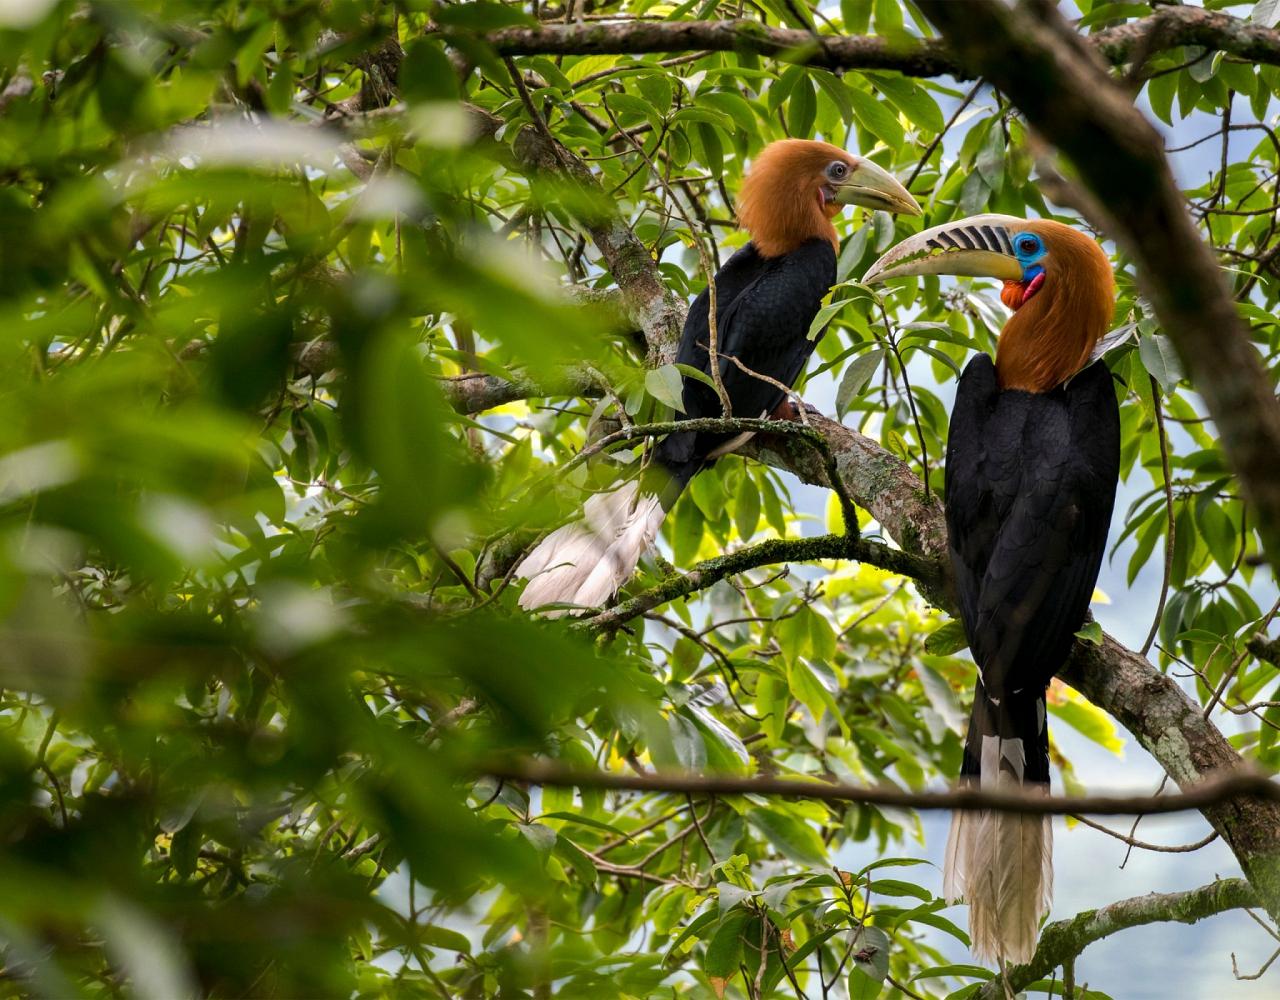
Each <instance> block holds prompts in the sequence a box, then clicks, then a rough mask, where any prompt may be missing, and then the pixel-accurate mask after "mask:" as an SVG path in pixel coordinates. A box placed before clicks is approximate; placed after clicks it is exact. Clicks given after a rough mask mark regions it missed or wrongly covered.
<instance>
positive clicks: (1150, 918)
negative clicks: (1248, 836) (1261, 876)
mask: <svg viewBox="0 0 1280 1000" xmlns="http://www.w3.org/2000/svg"><path fill="white" fill-rule="evenodd" d="M1257 905H1258V895H1257V893H1256V892H1255V891H1254V889H1253V887H1252V886H1251V885H1249V883H1248V882H1246V881H1245V880H1244V879H1242V878H1229V879H1223V880H1221V881H1218V882H1212V883H1210V884H1209V885H1204V886H1201V887H1200V888H1198V889H1189V890H1188V891H1186V892H1166V893H1158V892H1153V893H1149V894H1148V895H1146V896H1137V897H1135V898H1133V899H1122V900H1120V901H1119V902H1116V903H1111V904H1110V905H1108V906H1104V907H1102V908H1100V909H1097V910H1085V911H1084V912H1083V913H1078V914H1076V915H1075V916H1074V917H1071V918H1069V919H1067V920H1056V921H1054V922H1053V923H1051V924H1048V925H1046V926H1045V928H1044V930H1042V931H1041V932H1040V943H1039V945H1038V946H1037V947H1036V953H1035V954H1034V955H1033V956H1032V957H1031V961H1030V962H1028V963H1027V964H1026V965H1015V966H1013V967H1012V968H1010V969H1008V970H1006V972H1005V973H1004V975H1000V976H996V977H995V978H994V979H992V980H990V981H989V982H987V983H985V984H984V985H983V987H982V989H981V990H979V991H978V993H977V997H976V1000H1004V998H1005V997H1006V996H1008V995H1010V994H1011V993H1018V992H1019V991H1021V990H1024V989H1026V988H1027V987H1028V986H1030V985H1031V984H1032V983H1034V982H1037V981H1038V980H1041V979H1044V978H1045V977H1046V976H1048V975H1049V974H1050V973H1051V972H1052V971H1053V970H1054V969H1056V968H1058V967H1059V966H1061V965H1063V964H1064V963H1070V962H1071V961H1072V960H1073V959H1075V957H1076V956H1077V955H1079V954H1080V953H1081V952H1083V951H1084V950H1085V948H1087V947H1088V946H1089V945H1091V944H1093V943H1094V942H1095V941H1101V940H1102V939H1103V938H1105V937H1108V936H1110V935H1112V934H1114V933H1116V932H1117V931H1122V930H1125V929H1127V928H1129V927H1141V926H1142V925H1143V924H1155V923H1166V922H1169V921H1177V922H1178V923H1183V924H1194V923H1195V922H1196V921H1197V920H1203V919H1204V918H1205V917H1211V916H1213V915H1214V914H1216V913H1223V912H1225V911H1227V910H1238V909H1241V908H1243V907H1246V906H1257Z"/></svg>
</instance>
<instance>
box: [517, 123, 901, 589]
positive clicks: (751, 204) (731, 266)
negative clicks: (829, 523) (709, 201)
mask: <svg viewBox="0 0 1280 1000" xmlns="http://www.w3.org/2000/svg"><path fill="white" fill-rule="evenodd" d="M845 205H862V206H865V207H868V208H876V209H883V210H885V211H888V212H900V213H909V214H912V215H919V214H920V206H919V205H917V204H916V202H915V199H914V198H912V197H911V195H910V194H908V193H907V190H906V188H904V187H903V186H902V185H901V184H899V183H898V181H896V180H895V179H894V178H893V177H892V176H891V175H890V174H889V173H888V172H887V171H885V170H883V169H882V168H880V167H879V166H877V165H876V164H874V163H872V162H871V161H870V160H866V159H862V158H861V157H857V156H853V155H851V154H849V153H847V152H845V150H843V149H840V148H839V147H838V146H833V145H830V144H829V143H825V142H816V141H811V140H807V139H784V140H782V141H780V142H774V143H771V144H770V145H768V146H766V147H765V148H764V149H763V150H762V151H761V153H760V155H759V156H758V157H756V159H755V162H754V163H753V164H752V166H751V169H750V171H749V173H748V174H747V177H746V179H745V181H744V182H743V185H742V191H741V193H740V195H739V198H738V219H739V221H740V222H741V224H742V226H743V228H744V229H746V230H747V232H748V233H749V234H750V235H751V241H750V242H749V243H747V244H746V245H745V246H744V247H743V248H742V249H741V250H739V251H738V252H737V253H735V254H734V255H733V256H732V257H730V258H729V260H728V261H727V262H726V263H725V265H724V266H723V267H721V268H720V270H719V271H718V272H716V276H715V289H716V347H717V351H716V353H717V354H718V356H719V362H720V363H719V370H720V378H721V380H722V381H723V384H724V388H725V390H726V393H727V395H728V397H729V403H730V407H731V411H732V414H733V415H734V416H738V417H762V416H767V415H769V414H770V413H772V412H774V410H775V409H777V408H778V407H779V406H780V404H783V403H784V402H785V399H784V396H785V394H784V393H783V391H782V390H781V389H780V388H779V387H778V385H779V384H781V385H785V386H791V385H792V384H793V383H794V382H795V380H796V379H797V378H798V377H799V375H800V373H801V372H802V371H803V370H804V366H805V363H806V362H807V361H808V359H809V355H810V354H811V353H812V352H813V348H814V344H815V340H811V339H810V338H809V327H810V325H811V324H812V323H813V319H814V317H815V316H816V315H817V313H818V309H819V307H820V306H821V303H822V297H823V296H824V295H826V293H827V292H828V291H829V290H830V288H831V286H832V285H833V284H835V280H836V252H837V250H838V249H839V241H838V239H837V237H836V230H835V226H833V225H832V221H831V220H832V219H833V218H834V217H835V216H836V214H837V213H838V212H839V211H840V210H841V208H842V207H843V206H845ZM709 311H710V298H709V295H708V293H707V291H706V290H704V291H703V292H702V293H701V294H700V295H699V296H698V297H697V298H696V299H695V300H694V303H693V306H692V307H691V308H690V309H689V314H688V317H687V318H686V320H685V324H684V333H683V336H682V337H681V340H680V347H679V352H678V355H677V358H676V360H677V361H678V362H679V363H681V364H684V365H689V366H692V367H693V368H697V369H700V370H701V371H703V372H705V373H707V374H710V373H711V362H710V352H709V327H708V319H709V315H708V314H709ZM761 375H762V376H765V378H761V377H759V376H761ZM683 402H684V413H683V414H680V417H681V418H682V419H692V418H696V417H719V416H722V415H723V412H724V408H723V406H722V404H721V401H720V399H719V397H718V396H717V394H716V392H715V391H714V390H713V389H712V388H711V387H710V386H708V385H706V384H704V383H703V382H700V381H698V380H697V379H692V378H685V379H684V385H683ZM749 436H750V435H734V434H714V433H702V432H698V433H694V432H683V433H675V434H669V435H667V437H665V438H664V439H663V440H662V441H661V442H660V443H659V445H658V447H657V448H656V449H655V453H654V456H653V459H654V460H653V461H652V462H651V463H650V464H649V467H648V468H647V469H646V471H645V472H644V473H643V474H642V476H640V477H639V478H633V479H630V480H628V481H626V482H623V483H622V484H621V485H619V486H616V487H614V488H613V489H612V490H611V491H609V492H606V493H600V494H597V495H595V496H593V497H591V498H590V499H589V500H587V502H586V504H585V505H584V507H583V512H582V516H581V517H580V518H578V519H577V520H574V521H571V522H570V523H569V524H566V525H565V526H563V527H561V528H559V529H557V530H556V531H553V532H552V533H551V534H550V535H548V536H547V537H546V538H545V539H544V540H543V541H542V542H541V543H540V544H539V545H538V546H537V547H536V548H534V550H533V551H532V552H531V553H529V555H528V556H526V557H525V559H524V560H523V561H522V562H521V563H520V565H519V566H518V567H517V570H516V572H517V575H519V576H521V577H524V578H526V579H528V580H529V583H528V585H527V586H526V587H525V589H524V592H523V593H522V594H521V596H520V604H521V605H522V606H523V607H525V608H542V607H547V606H548V605H555V606H559V607H560V609H561V610H563V609H564V608H565V607H570V608H577V609H584V608H589V607H594V606H596V605H599V604H601V603H603V602H604V601H605V600H607V599H608V598H609V597H611V596H612V595H613V594H614V593H615V592H616V591H617V589H618V588H619V587H620V586H621V585H622V584H623V583H624V582H626V580H627V578H628V577H630V576H631V574H632V573H633V572H634V571H635V567H636V563H637V562H638V561H639V559H640V556H641V555H642V554H643V553H644V552H645V550H646V549H647V548H648V547H649V546H650V545H651V544H652V542H653V539H654V537H655V536H656V535H657V532H658V528H659V526H660V525H661V524H662V518H663V516H664V515H665V514H666V512H667V511H669V510H670V509H671V507H672V505H673V504H674V503H675V502H676V499H677V498H678V497H679V496H680V493H681V491H683V490H684V488H685V486H686V485H688V483H689V480H691V479H692V478H693V477H694V476H695V475H696V474H697V473H698V471H699V470H700V469H703V468H705V467H706V466H707V465H708V464H710V463H711V462H714V461H715V459H716V458H718V457H719V456H720V455H724V454H727V453H728V452H730V451H732V450H734V449H735V448H737V447H739V446H741V445H742V444H743V442H744V441H745V440H746V437H749Z"/></svg>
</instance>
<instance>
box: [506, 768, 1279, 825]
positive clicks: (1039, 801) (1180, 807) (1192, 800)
mask: <svg viewBox="0 0 1280 1000" xmlns="http://www.w3.org/2000/svg"><path fill="white" fill-rule="evenodd" d="M483 771H484V773H485V774H488V775H490V776H491V777H494V778H500V779H502V780H504V781H525V782H528V783H529V784H531V785H550V786H554V787H559V788H604V789H611V790H614V791H632V792H666V793H670V794H681V795H777V796H781V797H783V798H796V799H814V800H817V801H820V802H856V803H860V804H863V805H872V806H885V807H889V808H895V809H920V810H936V809H951V810H956V809H959V810H966V811H970V812H972V811H976V810H993V811H995V812H1013V813H1023V814H1026V815H1031V816H1071V815H1075V814H1088V815H1093V816H1136V815H1138V814H1139V813H1142V814H1144V815H1148V816H1151V815H1157V814H1159V815H1167V814H1169V813H1178V812H1187V811H1189V810H1192V809H1200V810H1203V809H1205V808H1206V807H1208V806H1212V805H1218V804H1220V803H1222V802H1226V801H1229V800H1232V799H1236V798H1239V797H1241V796H1246V795H1247V796H1251V797H1255V798H1261V797H1265V798H1266V799H1267V800H1268V801H1271V802H1280V782H1276V781H1273V780H1272V779H1270V778H1268V777H1266V776H1265V775H1261V774H1252V773H1248V772H1245V771H1241V772H1238V773H1235V774H1226V775H1222V776H1220V777H1217V778H1214V779H1212V780H1210V781H1205V782H1202V783H1201V784H1199V785H1197V786H1196V787H1194V788H1191V789H1188V790H1187V791H1185V792H1183V793H1182V794H1181V795H1079V796H1065V795H1041V794H1039V793H1038V792H1035V791H1032V790H1030V789H1028V790H1026V791H1020V792H996V791H993V790H991V789H986V790H983V789H978V788H974V787H972V786H966V787H961V788H954V789H951V790H949V791H945V792H909V791H906V790H904V789H901V788H897V787H895V786H893V785H850V784H844V783H842V782H837V781H801V780H798V779H795V778H775V777H771V776H752V777H748V776H744V775H733V774H717V775H706V774H673V773H667V772H645V773H644V774H632V773H630V772H626V771H595V770H589V769H586V768H575V767H566V766H564V765H563V764H561V763H559V762H558V761H554V760H549V759H547V758H524V759H521V760H515V761H504V762H501V763H494V764H489V765H485V766H484V768H483Z"/></svg>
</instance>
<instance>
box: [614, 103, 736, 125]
mask: <svg viewBox="0 0 1280 1000" xmlns="http://www.w3.org/2000/svg"><path fill="white" fill-rule="evenodd" d="M613 101H614V99H613V98H609V103H611V104H612V103H613ZM671 120H672V121H673V122H701V123H702V124H704V125H714V126H715V127H716V128H718V129H720V130H721V131H724V132H728V133H732V132H733V119H732V118H730V117H729V116H728V115H726V114H722V113H721V112H719V111H714V110H712V109H711V108H704V107H692V108H681V109H680V110H679V111H677V112H676V113H675V114H674V115H673V116H672V118H671Z"/></svg>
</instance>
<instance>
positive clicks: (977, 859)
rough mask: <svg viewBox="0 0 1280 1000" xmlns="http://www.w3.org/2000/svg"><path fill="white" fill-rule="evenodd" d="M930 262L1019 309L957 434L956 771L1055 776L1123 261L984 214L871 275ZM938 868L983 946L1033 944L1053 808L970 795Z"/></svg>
mask: <svg viewBox="0 0 1280 1000" xmlns="http://www.w3.org/2000/svg"><path fill="white" fill-rule="evenodd" d="M925 274H954V275H971V276H981V277H991V278H999V279H1000V280H1002V281H1003V282H1004V287H1003V290H1002V291H1001V296H1000V297H1001V299H1002V300H1003V301H1004V303H1005V305H1007V306H1008V307H1009V308H1010V309H1012V310H1013V315H1012V316H1011V317H1010V318H1009V320H1008V322H1007V323H1005V326H1004V329H1003V330H1002V331H1001V333H1000V339H999V343H998V346H997V350H996V357H995V361H994V362H993V361H992V359H991V358H990V357H988V356H987V355H986V354H978V355H977V356H975V357H974V358H973V359H972V360H971V361H970V362H969V364H968V365H967V366H966V368H965V370H964V374H963V375H962V376H961V377H960V382H959V385H958V387H957V390H956V400H955V405H954V407H953V408H952V411H951V425H950V429H949V432H948V439H947V462H946V488H945V494H944V498H945V506H946V519H947V531H948V539H949V543H948V544H949V548H950V555H951V565H952V569H953V571H954V575H955V583H956V596H957V599H958V603H959V611H960V620H961V621H962V622H963V624H964V629H965V633H966V635H967V637H968V639H969V648H970V650H971V652H972V654H973V658H974V661H975V662H976V663H977V666H978V685H977V690H976V691H975V693H974V700H973V711H972V714H971V716H970V719H969V733H968V737H967V739H966V741H965V748H964V758H963V763H962V765H961V769H960V781H961V783H962V784H972V785H976V786H978V787H981V788H984V789H999V790H1009V789H1016V788H1020V787H1023V786H1026V787H1030V788H1036V789H1040V790H1042V791H1044V792H1047V791H1048V788H1049V736H1048V729H1047V725H1046V711H1045V692H1046V690H1047V689H1048V685H1049V682H1050V681H1051V680H1052V678H1053V675H1054V673H1056V672H1057V671H1058V670H1059V669H1060V668H1061V667H1062V665H1063V664H1064V663H1065V662H1066V659H1067V657H1068V656H1069V655H1070V653H1071V648H1072V645H1073V644H1074V642H1075V633H1076V631H1077V630H1078V629H1079V628H1080V626H1081V625H1082V624H1083V622H1084V620H1085V615H1086V614H1087V612H1088V608H1089V600H1090V598H1091V596H1092V594H1093V588H1094V584H1095V583H1096V581H1097V578H1098V570H1099V568H1100V566H1101V564H1102V556H1103V552H1104V551H1105V549H1106V541H1107V529H1108V527H1109V525H1110V522H1111V510H1112V507H1113V505H1114V503H1115V492H1116V481H1117V479H1118V477H1119V470H1120V415H1119V407H1118V405H1117V400H1116V391H1115V388H1114V385H1113V383H1112V378H1111V373H1110V371H1109V370H1108V369H1107V366H1106V365H1105V364H1101V363H1095V362H1097V361H1098V359H1099V357H1100V355H1101V353H1102V352H1103V351H1104V350H1105V349H1106V348H1107V347H1109V346H1110V344H1111V343H1112V342H1113V339H1112V338H1108V337H1107V336H1106V334H1107V329H1108V327H1109V326H1110V323H1111V314H1112V310H1113V303H1114V291H1113V278H1112V272H1111V265H1110V262H1109V261H1108V260H1107V256H1106V254H1104V253H1103V252H1102V249H1101V248H1100V247H1099V246H1098V244H1097V243H1096V242H1094V241H1093V240H1092V239H1090V238H1089V237H1087V236H1085V235H1084V234H1083V233H1079V232H1077V231H1076V230H1074V229H1072V228H1071V227H1069V226H1065V225H1062V224H1061V223H1058V222H1053V221H1050V220H1045V219H1034V220H1029V219H1018V218H1014V217H1012V216H1007V215H979V216H974V217H972V218H968V219H961V220H959V221H956V222H951V223H948V224H946V225H942V226H935V227H933V228H932V229H927V230H925V231H924V232H921V233H919V234H917V235H915V236H912V237H911V238H910V239H907V240H904V241H903V242H901V243H899V244H898V245H896V246H894V247H893V248H891V249H890V250H889V251H888V252H887V253H886V254H885V255H884V256H883V257H881V258H880V259H879V260H878V261H876V263H875V264H874V265H873V266H872V268H871V270H869V271H868V272H867V274H866V275H865V277H864V278H863V282H864V283H865V284H874V283H877V282H885V281H891V280H893V279H895V278H900V277H907V276H911V275H925ZM943 881H944V887H945V892H946V895H947V897H948V899H950V900H951V901H952V902H955V901H957V900H958V899H959V898H960V897H962V896H963V897H964V898H965V899H966V900H967V901H968V903H969V934H970V938H971V940H972V943H973V945H972V946H973V951H974V953H975V954H976V955H978V956H979V957H981V958H984V959H986V960H988V961H996V960H999V961H1005V962H1011V963H1014V962H1016V963H1024V962H1026V961H1028V960H1029V959H1030V958H1031V956H1032V954H1033V953H1034V951H1035V944H1036V935H1037V931H1038V928H1039V923H1040V920H1041V919H1042V918H1043V917H1044V916H1045V914H1047V913H1048V910H1049V904H1050V900H1051V898H1052V895H1053V840H1052V828H1051V827H1050V820H1049V817H1047V816H1045V817H1039V816H1022V815H1018V814H1014V813H999V812H961V813H957V814H956V815H955V816H954V817H953V819H952V825H951V835H950V838H949V840H948V843H947V853H946V861H945V865H944V870H943Z"/></svg>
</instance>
